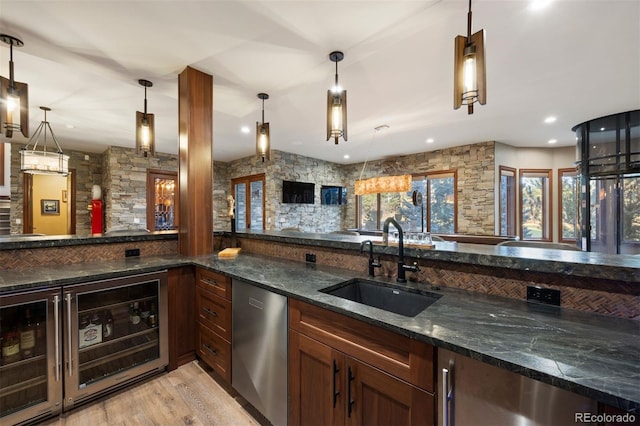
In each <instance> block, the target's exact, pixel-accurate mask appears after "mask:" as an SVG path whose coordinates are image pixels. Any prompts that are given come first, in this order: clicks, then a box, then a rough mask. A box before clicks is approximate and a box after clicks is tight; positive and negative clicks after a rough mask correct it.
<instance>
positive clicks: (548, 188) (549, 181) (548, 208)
mask: <svg viewBox="0 0 640 426" xmlns="http://www.w3.org/2000/svg"><path fill="white" fill-rule="evenodd" d="M526 175H532V176H530V177H543V176H536V175H545V176H544V177H545V178H546V181H545V183H544V186H543V191H542V196H543V198H542V232H541V236H540V238H525V236H524V223H523V210H522V209H523V207H524V206H523V193H522V191H523V187H524V185H523V184H522V179H523V178H526V177H529V176H526ZM552 188H553V170H552V169H520V170H519V172H518V196H519V200H518V213H519V219H520V227H519V228H520V229H519V235H520V239H521V240H522V241H544V242H551V241H553V194H552Z"/></svg>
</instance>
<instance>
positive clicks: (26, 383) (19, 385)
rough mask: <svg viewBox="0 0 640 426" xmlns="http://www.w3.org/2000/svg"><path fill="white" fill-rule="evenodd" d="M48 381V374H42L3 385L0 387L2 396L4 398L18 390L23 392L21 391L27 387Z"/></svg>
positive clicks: (0, 396)
mask: <svg viewBox="0 0 640 426" xmlns="http://www.w3.org/2000/svg"><path fill="white" fill-rule="evenodd" d="M46 383H47V376H46V375H44V374H43V375H40V376H38V377H33V378H31V379H28V380H23V381H21V382H19V383H15V384H13V385H10V386H6V387H5V386H3V387H2V389H0V398H4V397H6V396H8V395H11V394H14V393H16V392H21V391H25V390H27V389H30V388H32V387H34V386H40V385H44V384H46Z"/></svg>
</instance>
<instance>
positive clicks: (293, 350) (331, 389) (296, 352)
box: [289, 330, 346, 425]
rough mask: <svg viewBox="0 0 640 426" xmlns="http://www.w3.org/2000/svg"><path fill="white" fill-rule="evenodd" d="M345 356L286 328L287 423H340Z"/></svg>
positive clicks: (342, 422)
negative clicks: (287, 337)
mask: <svg viewBox="0 0 640 426" xmlns="http://www.w3.org/2000/svg"><path fill="white" fill-rule="evenodd" d="M343 366H344V355H343V354H342V353H340V352H338V351H336V350H334V349H332V348H330V347H329V346H327V345H324V344H322V343H320V342H317V341H315V340H313V339H310V338H308V337H306V336H304V335H302V334H300V333H298V332H296V331H293V330H290V331H289V395H290V399H289V424H290V425H343V424H344V413H345V395H346V394H345V380H344V379H345V375H344V373H343Z"/></svg>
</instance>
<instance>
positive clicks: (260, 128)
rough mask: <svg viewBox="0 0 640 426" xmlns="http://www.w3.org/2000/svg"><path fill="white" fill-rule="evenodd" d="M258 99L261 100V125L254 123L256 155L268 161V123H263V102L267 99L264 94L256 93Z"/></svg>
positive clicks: (269, 156)
mask: <svg viewBox="0 0 640 426" xmlns="http://www.w3.org/2000/svg"><path fill="white" fill-rule="evenodd" d="M258 99H262V123H260V122H257V121H256V155H257V156H258V157H260V158H262V162H263V163H264V159H265V158H266V159H267V160H269V159H270V158H271V136H270V135H269V123H265V122H264V101H265V99H269V95H267V94H266V93H258Z"/></svg>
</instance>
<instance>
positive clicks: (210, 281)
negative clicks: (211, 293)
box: [202, 278, 218, 287]
mask: <svg viewBox="0 0 640 426" xmlns="http://www.w3.org/2000/svg"><path fill="white" fill-rule="evenodd" d="M202 281H204V283H205V284H209V285H212V286H214V287H218V281H216V280H214V279H211V278H203V279H202Z"/></svg>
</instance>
